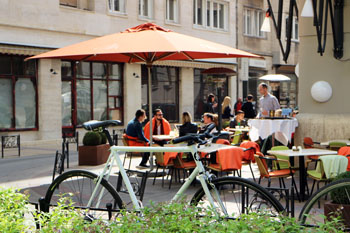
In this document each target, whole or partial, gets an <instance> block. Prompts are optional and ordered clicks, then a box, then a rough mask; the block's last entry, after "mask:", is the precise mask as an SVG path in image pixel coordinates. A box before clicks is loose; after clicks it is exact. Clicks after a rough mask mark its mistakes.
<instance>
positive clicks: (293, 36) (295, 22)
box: [285, 15, 299, 43]
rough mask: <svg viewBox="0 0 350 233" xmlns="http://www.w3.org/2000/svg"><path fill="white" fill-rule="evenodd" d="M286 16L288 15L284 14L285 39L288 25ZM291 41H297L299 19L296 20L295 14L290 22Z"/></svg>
mask: <svg viewBox="0 0 350 233" xmlns="http://www.w3.org/2000/svg"><path fill="white" fill-rule="evenodd" d="M288 18H289V16H288V15H286V20H285V22H286V27H285V29H286V30H285V31H286V33H285V35H286V39H287V25H288ZM296 25H297V26H298V30H296ZM291 41H292V42H297V43H298V42H299V21H298V17H297V16H293V22H292V37H291Z"/></svg>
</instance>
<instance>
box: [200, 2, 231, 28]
mask: <svg viewBox="0 0 350 233" xmlns="http://www.w3.org/2000/svg"><path fill="white" fill-rule="evenodd" d="M193 24H194V25H198V26H203V27H206V28H211V29H219V30H227V24H228V4H227V3H226V2H221V1H213V0H206V1H205V0H193Z"/></svg>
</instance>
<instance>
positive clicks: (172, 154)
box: [164, 152, 178, 166]
mask: <svg viewBox="0 0 350 233" xmlns="http://www.w3.org/2000/svg"><path fill="white" fill-rule="evenodd" d="M177 154H178V152H164V166H166V165H168V164H169V162H170V161H171V160H173V159H176V156H177Z"/></svg>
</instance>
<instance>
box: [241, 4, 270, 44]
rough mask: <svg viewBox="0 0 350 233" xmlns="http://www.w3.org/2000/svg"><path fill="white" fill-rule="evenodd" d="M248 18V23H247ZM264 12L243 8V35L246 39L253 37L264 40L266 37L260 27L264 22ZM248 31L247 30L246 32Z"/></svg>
mask: <svg viewBox="0 0 350 233" xmlns="http://www.w3.org/2000/svg"><path fill="white" fill-rule="evenodd" d="M248 12H249V14H248ZM248 16H249V23H247V22H248ZM264 16H265V12H264V11H263V10H261V9H256V8H252V7H244V9H243V35H244V36H246V37H254V38H259V39H266V38H267V35H266V33H265V32H263V31H261V26H262V24H263V22H264ZM248 29H249V30H248Z"/></svg>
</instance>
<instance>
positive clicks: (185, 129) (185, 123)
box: [179, 112, 198, 137]
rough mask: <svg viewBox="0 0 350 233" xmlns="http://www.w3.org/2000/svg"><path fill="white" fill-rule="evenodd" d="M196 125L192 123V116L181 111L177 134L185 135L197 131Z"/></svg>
mask: <svg viewBox="0 0 350 233" xmlns="http://www.w3.org/2000/svg"><path fill="white" fill-rule="evenodd" d="M197 131H198V127H197V125H196V124H194V123H192V117H191V114H190V113H189V112H183V113H182V125H181V126H180V128H179V136H180V137H182V136H185V135H186V134H190V133H197Z"/></svg>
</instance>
